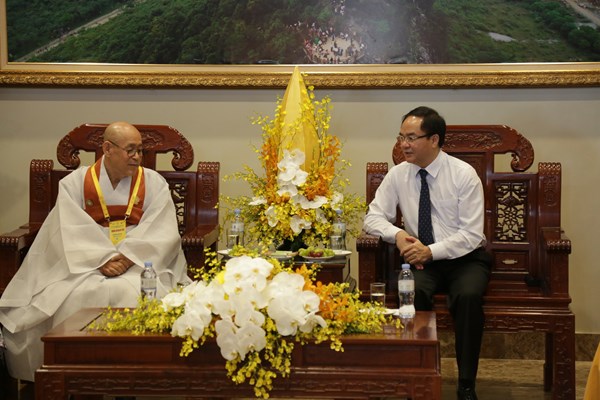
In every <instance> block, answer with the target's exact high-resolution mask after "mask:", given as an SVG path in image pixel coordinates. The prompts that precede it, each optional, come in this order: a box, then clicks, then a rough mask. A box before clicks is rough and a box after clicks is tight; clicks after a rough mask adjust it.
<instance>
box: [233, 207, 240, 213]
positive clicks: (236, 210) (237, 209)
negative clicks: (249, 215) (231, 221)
mask: <svg viewBox="0 0 600 400" xmlns="http://www.w3.org/2000/svg"><path fill="white" fill-rule="evenodd" d="M233 212H234V214H235V215H239V214H240V213H241V211H240V209H239V208H236V209H235V210H233Z"/></svg>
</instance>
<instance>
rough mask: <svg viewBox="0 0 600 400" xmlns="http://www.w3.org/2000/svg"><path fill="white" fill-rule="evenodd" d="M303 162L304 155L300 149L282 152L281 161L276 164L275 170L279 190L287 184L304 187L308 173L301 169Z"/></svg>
mask: <svg viewBox="0 0 600 400" xmlns="http://www.w3.org/2000/svg"><path fill="white" fill-rule="evenodd" d="M304 160H305V156H304V153H303V152H302V151H301V150H300V149H294V150H292V151H291V152H290V151H289V150H284V152H283V157H282V158H281V161H279V163H277V168H278V169H279V173H278V174H277V182H278V184H279V186H280V188H281V187H283V186H285V185H286V184H289V183H292V184H293V185H295V186H302V185H304V183H305V182H306V178H307V177H308V172H306V171H304V170H303V169H302V168H301V166H302V164H304Z"/></svg>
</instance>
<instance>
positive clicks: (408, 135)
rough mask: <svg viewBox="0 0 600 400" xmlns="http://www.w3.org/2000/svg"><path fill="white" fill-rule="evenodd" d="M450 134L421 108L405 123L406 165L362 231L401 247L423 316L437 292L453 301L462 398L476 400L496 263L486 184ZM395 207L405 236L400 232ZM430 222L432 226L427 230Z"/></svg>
mask: <svg viewBox="0 0 600 400" xmlns="http://www.w3.org/2000/svg"><path fill="white" fill-rule="evenodd" d="M445 134H446V122H445V121H444V119H443V118H442V117H441V116H440V115H439V114H438V113H437V112H436V111H435V110H433V109H431V108H428V107H418V108H416V109H414V110H412V111H410V112H409V113H408V114H406V115H405V116H404V118H403V119H402V125H401V127H400V133H399V136H398V140H400V142H401V145H402V151H403V153H404V157H405V159H406V161H404V162H402V163H400V164H398V165H396V166H394V167H392V168H391V169H390V171H389V172H388V173H387V174H386V176H385V178H384V179H383V181H382V182H381V185H380V186H379V188H378V189H377V192H376V194H375V198H374V199H373V201H372V202H371V204H370V205H369V212H368V213H367V215H366V216H365V219H364V230H365V231H366V232H367V233H369V234H372V235H378V236H381V238H382V239H383V240H384V241H385V242H388V243H395V244H396V246H397V247H398V249H399V250H400V254H401V255H402V256H403V257H404V260H405V262H407V263H410V264H411V266H412V270H413V273H414V275H415V308H416V309H417V310H431V309H432V306H433V304H432V301H433V295H434V294H435V293H437V292H439V291H444V292H446V293H447V294H448V301H449V307H450V313H451V315H452V317H453V320H454V325H455V338H456V345H455V349H456V359H457V364H458V370H459V385H458V390H457V396H458V398H459V399H469V400H472V399H477V395H476V394H475V379H476V376H477V367H478V363H479V352H480V348H481V339H482V336H483V323H484V315H483V294H484V293H485V290H486V288H487V283H488V281H489V276H490V269H491V257H490V256H489V254H488V253H487V252H486V251H485V250H484V247H485V244H486V240H485V235H484V233H483V224H484V198H483V187H482V184H481V180H480V179H479V177H478V176H477V173H476V171H475V170H474V168H473V167H471V166H470V165H469V164H467V163H465V162H464V161H461V160H459V159H458V158H455V157H452V156H450V155H448V154H447V153H445V152H443V151H442V149H441V148H442V146H443V144H444V139H445ZM422 179H425V180H426V182H427V186H426V188H428V189H429V192H428V195H429V200H430V201H429V202H428V203H429V204H428V205H427V213H426V214H425V215H422V216H421V224H420V223H419V219H420V217H419V208H420V207H424V206H423V205H420V201H422V200H420V199H421V187H422V186H425V185H422ZM422 204H423V203H422ZM397 208H399V209H400V212H401V213H402V217H403V222H404V229H400V228H398V227H397V226H395V225H394V222H395V221H396V210H397ZM429 208H430V212H429ZM423 209H424V208H423ZM429 215H430V218H431V221H430V222H429V224H427V223H424V222H425V221H426V220H427V219H428V218H429V217H428V216H429ZM422 224H423V225H422ZM427 225H428V226H429V227H428V228H427ZM432 229H433V232H431V230H432ZM420 230H421V232H420ZM426 231H428V232H426Z"/></svg>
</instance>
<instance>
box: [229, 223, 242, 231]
mask: <svg viewBox="0 0 600 400" xmlns="http://www.w3.org/2000/svg"><path fill="white" fill-rule="evenodd" d="M231 231H232V232H244V223H243V222H234V223H232V224H231Z"/></svg>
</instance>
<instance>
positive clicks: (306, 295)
mask: <svg viewBox="0 0 600 400" xmlns="http://www.w3.org/2000/svg"><path fill="white" fill-rule="evenodd" d="M347 289H348V287H347V284H343V283H330V284H327V285H324V284H322V283H321V282H315V280H314V271H312V270H310V269H308V268H307V267H306V266H301V267H300V268H298V269H297V270H293V269H292V267H291V266H289V265H288V266H285V265H283V264H280V263H279V262H278V261H277V260H276V259H273V258H270V259H265V258H261V257H253V256H250V255H242V256H239V257H233V258H231V259H229V260H228V261H227V263H226V264H225V265H224V266H217V267H214V268H213V269H211V270H210V271H207V272H205V273H204V274H203V278H202V279H201V280H198V281H194V282H193V283H191V284H190V285H188V286H185V287H183V288H180V289H178V290H175V291H173V292H172V293H169V294H168V295H166V296H165V297H164V298H163V299H162V300H156V299H155V300H145V299H142V298H140V302H139V306H138V307H137V308H135V309H133V310H129V309H125V310H110V309H109V311H108V312H107V314H106V317H105V318H104V319H103V320H102V321H100V322H97V323H95V325H94V326H93V328H96V329H102V330H105V331H120V330H128V331H131V332H132V333H134V334H141V333H145V332H170V333H171V335H173V336H178V337H181V338H183V344H182V348H181V352H180V355H181V356H187V355H188V354H190V353H191V352H192V351H194V349H196V348H198V347H199V346H201V345H202V344H203V343H204V342H205V341H206V340H209V339H210V338H214V340H216V343H217V345H218V346H219V348H220V351H221V355H222V356H223V358H224V359H225V360H226V363H225V366H226V370H227V375H228V377H230V378H231V380H232V381H233V382H235V383H237V384H240V383H244V382H247V383H249V384H250V385H252V386H253V388H254V393H255V396H256V397H263V398H268V397H269V392H270V390H271V389H272V388H273V380H274V379H275V378H277V377H279V376H280V377H286V376H289V374H290V366H291V353H292V350H293V348H294V346H295V345H296V344H302V343H306V342H307V341H314V342H316V343H321V342H326V341H329V342H330V347H331V349H333V350H336V351H343V348H342V342H341V340H340V337H341V335H343V334H345V333H359V332H379V331H381V330H382V324H383V323H384V322H385V321H386V318H387V317H385V316H384V313H383V312H382V308H381V307H379V306H378V305H376V304H373V303H364V302H361V301H360V300H359V299H358V293H350V292H348V290H347ZM396 324H397V327H398V328H400V322H399V320H397V322H396Z"/></svg>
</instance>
